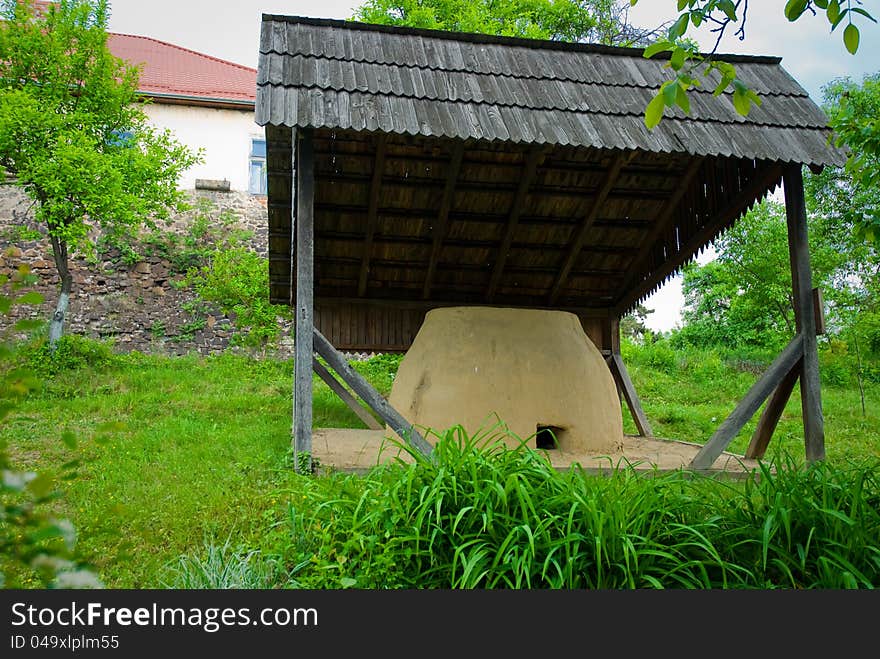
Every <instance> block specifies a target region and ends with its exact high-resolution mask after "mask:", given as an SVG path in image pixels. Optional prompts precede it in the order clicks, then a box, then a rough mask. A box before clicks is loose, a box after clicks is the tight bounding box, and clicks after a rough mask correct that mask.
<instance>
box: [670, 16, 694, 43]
mask: <svg viewBox="0 0 880 659" xmlns="http://www.w3.org/2000/svg"><path fill="white" fill-rule="evenodd" d="M689 22H690V16H689V15H688V14H682V15H681V16H679V17H678V20H677V21H675V23H673V24H672V27H670V28H669V31H668V32H667V36H668V37H669V40H670V41H675V40H676V39H679V38H681V37H682V36H684V33H685V32H686V31H687V27H688V23H689Z"/></svg>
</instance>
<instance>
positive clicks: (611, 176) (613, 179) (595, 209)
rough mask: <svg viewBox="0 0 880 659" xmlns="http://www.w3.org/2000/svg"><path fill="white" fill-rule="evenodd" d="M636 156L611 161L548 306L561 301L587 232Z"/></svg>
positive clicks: (625, 155) (560, 270)
mask: <svg viewBox="0 0 880 659" xmlns="http://www.w3.org/2000/svg"><path fill="white" fill-rule="evenodd" d="M634 155H635V151H633V152H630V153H621V154H619V155H617V156H616V157H615V158H614V160H612V161H611V166H610V167H609V168H608V171H607V172H606V173H605V178H604V180H603V181H602V185H601V186H599V189H598V191H597V192H596V196H595V197H593V203H592V204H590V210H589V211H587V214H586V215H585V216H584V218H583V220H581V224H580V227H579V228H578V229H576V231H575V234H574V238H572V240H571V242H570V243H569V248H568V254H567V255H566V257H565V260H564V261H563V262H562V267H561V268H560V269H559V274H558V275H557V276H556V282H555V283H554V284H553V287H552V288H551V289H550V295H549V296H548V298H547V306H551V307H552V306H553V305H554V304H556V300H558V299H559V295H560V293H562V288H563V287H564V286H565V282H566V281H568V275H569V273H570V272H571V269H572V268H573V267H574V264H575V262H576V261H577V259H578V256H579V255H580V253H581V248H583V246H584V239H585V238H586V237H587V232H589V230H590V228H591V227H592V226H593V223H594V222H595V221H596V218H597V217H599V211H600V210H602V206H603V205H604V204H605V200H606V199H608V195H609V194H611V190H613V189H614V185H615V184H616V183H617V179H618V177H619V176H620V171H621V170H622V169H623V168H624V166H625V165H626V164H627V162H629V161H630V160H631V159H632V158H633V156H634Z"/></svg>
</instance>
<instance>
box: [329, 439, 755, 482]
mask: <svg viewBox="0 0 880 659" xmlns="http://www.w3.org/2000/svg"><path fill="white" fill-rule="evenodd" d="M388 436H389V434H388V433H387V432H386V431H385V430H359V429H348V428H345V429H343V428H321V429H315V430H314V432H313V434H312V456H313V457H314V458H315V459H316V460H317V461H318V464H319V466H320V467H321V468H323V469H328V468H329V469H334V470H338V471H348V472H357V473H361V472H364V471H366V470H368V469H370V468H371V467H373V466H376V465H377V464H379V463H385V462H390V461H392V460H394V459H395V458H397V457H401V458H403V459H407V460H409V459H411V458H410V456H409V455H407V454H406V453H403V454H401V451H400V448H399V446H397V445H396V444H393V443H391V442H390V441H389V440H388V439H386V438H387V437H388ZM700 448H701V447H700V445H699V444H691V443H688V442H679V441H673V440H668V439H657V438H645V437H633V436H629V435H628V436H625V437H624V442H623V449H622V450H621V451H620V452H618V453H614V454H610V455H608V454H604V455H599V454H579V455H578V454H573V453H564V452H559V451H546V453H547V455H548V457H549V458H550V463H551V464H552V465H553V466H554V467H556V468H557V469H568V468H569V467H570V466H572V465H573V464H579V465H580V466H582V467H583V468H584V469H586V470H588V471H591V472H597V473H598V472H603V471H608V470H610V469H615V468H620V467H626V466H627V465H628V464H629V465H632V466H633V468H635V469H636V470H639V471H645V472H652V471H655V470H656V471H659V472H667V471H676V470H679V469H686V468H687V466H688V464H689V463H690V461H691V459H693V457H694V456H695V455H696V454H697V451H699V450H700ZM757 469H758V463H757V461H755V460H746V459H745V458H743V457H742V456H738V455H734V454H733V453H727V452H725V453H722V454H721V456H720V457H719V458H718V459H717V460H716V461H715V463H714V464H713V465H712V468H711V469H709V470H707V471H708V472H709V473H718V474H730V475H732V476H734V477H742V476H747V475H748V474H749V473H752V472H754V471H755V470H757Z"/></svg>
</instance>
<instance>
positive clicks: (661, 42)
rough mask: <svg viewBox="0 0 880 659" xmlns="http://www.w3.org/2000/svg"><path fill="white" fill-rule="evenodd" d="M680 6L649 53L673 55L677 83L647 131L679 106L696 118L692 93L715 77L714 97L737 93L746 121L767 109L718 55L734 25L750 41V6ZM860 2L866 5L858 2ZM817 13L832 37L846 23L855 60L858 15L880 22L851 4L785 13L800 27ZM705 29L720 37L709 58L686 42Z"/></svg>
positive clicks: (682, 1)
mask: <svg viewBox="0 0 880 659" xmlns="http://www.w3.org/2000/svg"><path fill="white" fill-rule="evenodd" d="M638 2H639V0H629V4H630V6H635V5H636V4H638ZM676 2H677V10H678V12H679V16H678V18H677V19H676V20H674V21H672V23H671V24H670V25H669V26H668V28H667V30H666V33H665V35H664V37H663V38H661V39H658V40H655V41H654V43H652V44H651V45H650V46H648V47H647V48H646V49H645V52H644V56H645V57H646V58H651V57H654V56H655V55H658V54H660V53H668V55H667V56H668V58H669V63H668V64H667V65H666V66H667V68H669V69H671V71H672V72H673V73H674V77H673V79H672V80H668V81H666V82H664V83H663V85H661V87H660V90H659V91H658V93H657V94H656V96H654V98H653V99H651V101H650V102H649V103H648V105H647V107H646V108H645V125H646V126H647V127H648V128H649V129H653V128H654V127H656V126H657V124H659V123H660V121H661V120H662V118H663V111H664V109H665V108H674V107H676V106H677V107H680V108H681V109H682V110H683V111H684V112H685V114H690V101H689V100H688V97H687V94H688V92H689V91H691V90H692V89H693V88H695V87H700V86H702V85H703V84H704V83H706V82H709V81H710V80H713V78H712V74H713V73H714V74H715V76H714V79H717V80H718V82H717V84H716V83H713V84H714V85H715V86H714V90H713V95H714V96H722V95H723V94H724V92H725V91H727V90H728V89H730V88H731V87H732V88H733V93H732V94H730V101H731V103H732V105H733V107H734V109H735V110H736V111H737V112H738V113H739V114H741V115H743V116H746V115H748V114H749V112H750V111H751V108H752V105H761V98H760V97H759V96H758V95H757V94H756V93H755V92H754V91H752V90H751V89H749V87H748V86H747V85H746V84H745V83H744V82H743V81H742V80H740V79H739V77H738V75H737V72H736V68H735V67H734V66H733V65H732V64H730V63H729V62H725V61H723V60H721V59H719V58H717V57H716V55H715V52H716V50H717V49H718V45H719V44H720V43H721V39H722V38H723V36H724V34H725V32H726V31H727V29H728V28H729V27H731V26H732V25H738V26H739V27H738V28H737V29H736V32H735V34H736V35H737V36H739V38H740V39H741V40H742V39H745V37H746V23H747V21H748V11H749V3H748V2H744V3H743V2H740V0H736V1H734V0H676ZM856 2H857V4H859V5H860V4H861V3H860V2H858V0H856ZM844 5H845V6H844ZM816 9H820V10H822V11H823V12H824V13H825V16H826V17H827V20H828V23H829V24H830V25H831V31H832V32H834V31H835V30H836V29H837V27H838V26H840V25H841V24H843V22H844V19H846V27H845V28H844V29H843V30H842V36H843V43H844V46H845V47H846V49H847V50H848V51H849V52H850V53H851V54H853V55H855V54H856V52H857V51H858V49H859V41H860V32H859V28H858V26H857V25H856V24H855V23H853V18H854V15H858V16H860V19H859V20H863V19H864V20H869V21H872V22H874V23H876V22H877V21H876V19H875V18H874V17H873V16H872V15H871V14H870V13H869V12H868V11H866V10H865V9H863V8H862V7H860V6H855V7H854V6H853V2H852V1H851V0H844V1H843V2H841V1H840V0H788V2H786V4H785V9H784V11H785V17H786V18H787V19H788V20H789V21H791V22H794V21H797V20H798V19H799V18H801V17H802V16H803V15H804V14H805V13H807V12H809V13H812V14H815V13H816ZM705 25H709V26H711V27H710V29H711V31H712V32H713V33H714V34H715V35H717V39H716V41H715V47H714V48H713V49H712V51H711V52H710V53H708V54H705V53H700V52H698V50H697V48H696V44H695V42H694V41H693V40H690V39H688V38H687V36H686V35H687V32H688V30H690V29H691V28H692V27H693V28H694V29H699V28H700V27H701V26H705ZM704 29H705V28H704ZM700 69H702V70H700ZM875 146H876V144H875ZM874 153H875V154H876V153H878V151H877V150H876V149H875V151H874Z"/></svg>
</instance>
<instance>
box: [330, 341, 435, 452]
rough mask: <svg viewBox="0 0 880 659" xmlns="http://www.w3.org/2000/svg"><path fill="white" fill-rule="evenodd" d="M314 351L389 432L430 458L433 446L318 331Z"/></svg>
mask: <svg viewBox="0 0 880 659" xmlns="http://www.w3.org/2000/svg"><path fill="white" fill-rule="evenodd" d="M313 341H314V350H315V351H316V352H317V353H318V354H319V355H321V357H323V358H324V359H325V360H326V362H327V363H328V364H329V365H330V368H332V369H333V370H334V371H336V372H337V373H338V374H339V377H341V378H342V379H343V380H344V381H345V383H346V384H347V385H348V386H349V387H351V388H352V389H353V390H354V392H355V393H356V394H357V395H358V396H360V397H361V398H362V399H363V401H364V402H365V403H366V404H367V405H369V406H370V409H372V410H373V411H374V412H375V413H376V414H378V415H379V417H380V418H381V419H382V420H383V421H384V422H385V423H387V424H388V425H389V426H390V427H391V429H392V430H393V431H394V432H396V433H397V434H398V435H400V436H401V437H402V438H403V439H404V440H405V441H407V442H409V443H410V444H411V445H412V446H414V447H415V448H416V449H418V450H419V451H421V452H422V453H423V454H424V455H426V456H430V455H431V453H432V451H433V450H434V447H433V446H431V445H430V444H429V443H428V442H426V441H425V439H424V438H423V437H422V436H421V435H420V434H419V433H418V431H416V429H415V428H413V426H412V424H411V423H410V422H409V421H407V420H406V419H404V418H403V416H402V415H401V414H400V412H398V411H397V410H395V409H394V408H393V407H391V405H389V404H388V401H386V400H385V399H384V398H382V395H381V394H380V393H379V392H378V391H376V389H375V388H374V387H373V385H371V384H370V383H369V382H367V380H366V379H365V378H364V377H363V376H362V375H361V374H360V373H358V372H357V371H355V370H354V369H353V368H352V367H351V366H349V364H348V362H347V361H346V360H345V357H344V356H343V355H342V354H341V353H340V352H339V351H338V350H337V349H336V348H334V347H333V345H332V344H331V343H330V342H329V341H328V340H327V339H326V337H325V336H324V335H323V334H321V332H319V331H318V330H317V329H315V330H314V335H313Z"/></svg>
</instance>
